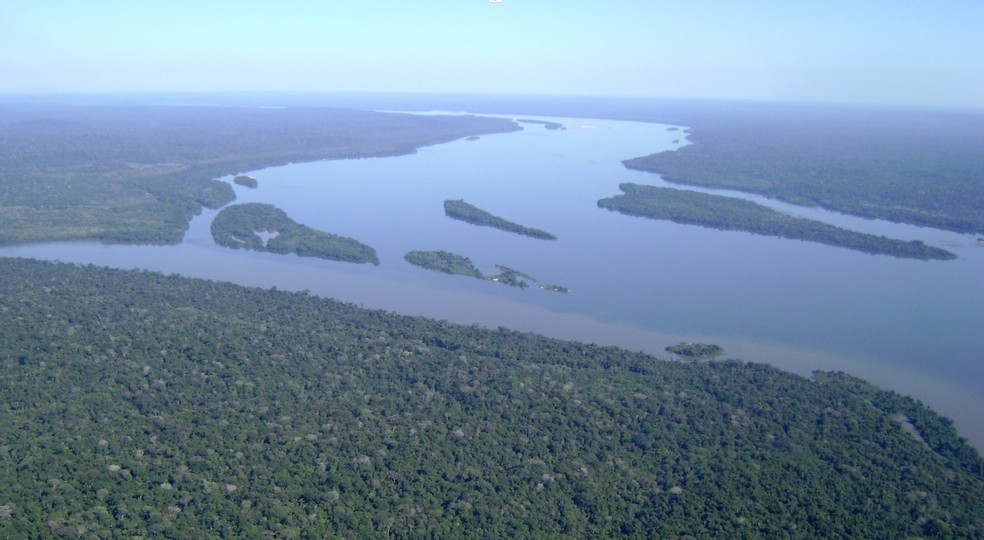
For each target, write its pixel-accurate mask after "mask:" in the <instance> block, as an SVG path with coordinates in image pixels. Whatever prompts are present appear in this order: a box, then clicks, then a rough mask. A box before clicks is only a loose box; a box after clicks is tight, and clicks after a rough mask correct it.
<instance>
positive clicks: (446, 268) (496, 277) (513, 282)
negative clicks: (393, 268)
mask: <svg viewBox="0 0 984 540" xmlns="http://www.w3.org/2000/svg"><path fill="white" fill-rule="evenodd" d="M403 258H404V259H406V261H407V262H408V263H410V264H412V265H414V266H419V267H421V268H425V269H427V270H434V271H435V272H443V273H445V274H453V275H459V276H469V277H473V278H477V279H484V280H488V281H494V282H496V283H503V284H505V285H509V286H510V287H519V288H521V289H525V288H527V287H529V286H530V283H534V284H536V285H537V286H538V287H540V289H542V290H545V291H551V292H559V293H568V292H570V291H569V289H568V288H567V287H561V286H560V285H551V284H548V283H540V282H539V281H537V279H536V278H534V277H533V276H531V275H529V274H526V273H524V272H521V271H519V270H516V269H515V268H510V267H508V266H505V265H501V264H497V265H495V266H496V268H498V269H499V273H498V274H492V275H488V276H487V275H485V274H483V273H482V271H481V270H479V269H478V268H477V267H476V266H475V265H474V263H472V261H471V259H469V258H468V257H465V256H464V255H458V254H457V253H451V252H449V251H411V252H409V253H407V254H406V255H404V256H403Z"/></svg>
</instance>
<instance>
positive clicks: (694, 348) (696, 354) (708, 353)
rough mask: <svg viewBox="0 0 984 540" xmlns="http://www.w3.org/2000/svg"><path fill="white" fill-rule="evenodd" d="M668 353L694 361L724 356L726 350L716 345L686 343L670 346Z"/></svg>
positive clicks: (667, 349)
mask: <svg viewBox="0 0 984 540" xmlns="http://www.w3.org/2000/svg"><path fill="white" fill-rule="evenodd" d="M666 351H667V352H671V353H673V354H675V355H677V356H681V357H684V358H690V359H692V360H700V359H704V358H714V357H716V356H720V355H722V354H724V348H722V347H721V346H720V345H714V344H712V343H689V342H686V341H683V342H680V343H677V344H676V345H670V346H669V347H667V348H666Z"/></svg>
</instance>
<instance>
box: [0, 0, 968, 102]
mask: <svg viewBox="0 0 984 540" xmlns="http://www.w3.org/2000/svg"><path fill="white" fill-rule="evenodd" d="M982 35H984V0H921V1H915V0H913V1H910V0H850V1H847V0H824V1H822V2H821V1H816V2H797V1H794V0H782V1H751V0H749V1H744V2H743V1H741V0H632V1H630V0H621V1H620V0H595V1H588V0H502V1H501V3H491V2H489V1H488V0H358V1H357V0H351V1H335V0H303V1H300V0H277V1H274V0H264V1H260V0H235V1H233V0H168V1H152V0H146V1H137V0H117V1H108V0H85V1H83V0H37V1H26V0H25V1H17V0H9V1H3V2H2V3H0V92H2V93H34V92H45V93H47V92H103V91H213V90H214V91H229V90H232V91H239V90H246V91H364V90H366V91H401V92H402V91H409V92H481V93H535V94H579V95H636V96H658V97H701V98H737V99H762V100H773V99H780V100H794V101H801V100H805V101H837V102H844V101H846V102H869V103H870V102H874V103H890V104H919V105H944V106H946V105H953V106H971V107H984V37H982Z"/></svg>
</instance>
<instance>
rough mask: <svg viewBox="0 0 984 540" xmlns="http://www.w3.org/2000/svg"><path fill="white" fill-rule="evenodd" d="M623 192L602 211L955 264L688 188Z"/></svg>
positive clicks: (939, 254) (917, 244)
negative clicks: (606, 210)
mask: <svg viewBox="0 0 984 540" xmlns="http://www.w3.org/2000/svg"><path fill="white" fill-rule="evenodd" d="M619 188H620V189H621V190H622V191H623V192H624V193H623V194H622V195H616V196H614V197H609V198H607V199H601V200H600V201H598V206H599V207H601V208H605V209H608V210H613V211H616V212H621V213H623V214H627V215H631V216H639V217H645V218H649V219H663V220H669V221H673V222H674V223H682V224H685V225H699V226H702V227H710V228H713V229H720V230H726V231H744V232H749V233H753V234H760V235H764V236H778V237H780V238H790V239H796V240H806V241H810V242H818V243H821V244H826V245H829V246H837V247H844V248H848V249H853V250H855V251H861V252H863V253H870V254H872V255H889V256H892V257H899V258H913V259H923V260H930V259H938V260H949V259H955V258H956V255H954V254H953V253H951V252H949V251H947V250H945V249H941V248H937V247H933V246H928V245H926V244H924V243H922V242H921V241H918V240H915V241H910V242H906V241H904V240H896V239H894V238H888V237H885V236H876V235H873V234H865V233H860V232H857V231H851V230H848V229H843V228H841V227H837V226H834V225H830V224H828V223H823V222H820V221H815V220H811V219H805V218H798V217H794V216H790V215H787V214H783V213H781V212H777V211H775V210H773V209H771V208H769V207H766V206H762V205H760V204H758V203H754V202H751V201H746V200H744V199H738V198H735V197H725V196H722V195H711V194H708V193H700V192H697V191H689V190H684V189H673V188H661V187H654V186H643V185H639V184H629V183H625V184H621V185H619Z"/></svg>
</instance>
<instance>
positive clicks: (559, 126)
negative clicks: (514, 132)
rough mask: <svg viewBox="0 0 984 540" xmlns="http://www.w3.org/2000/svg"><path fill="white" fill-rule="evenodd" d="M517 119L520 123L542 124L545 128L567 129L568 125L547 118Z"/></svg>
mask: <svg viewBox="0 0 984 540" xmlns="http://www.w3.org/2000/svg"><path fill="white" fill-rule="evenodd" d="M516 121H517V122H519V123H520V124H540V125H542V126H543V127H544V128H546V129H551V130H554V131H556V130H565V129H567V128H566V127H564V124H561V123H560V122H548V121H546V120H531V119H529V118H524V119H522V120H516Z"/></svg>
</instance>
